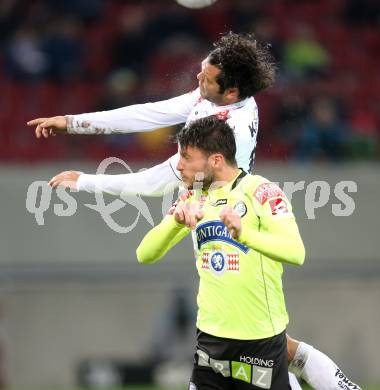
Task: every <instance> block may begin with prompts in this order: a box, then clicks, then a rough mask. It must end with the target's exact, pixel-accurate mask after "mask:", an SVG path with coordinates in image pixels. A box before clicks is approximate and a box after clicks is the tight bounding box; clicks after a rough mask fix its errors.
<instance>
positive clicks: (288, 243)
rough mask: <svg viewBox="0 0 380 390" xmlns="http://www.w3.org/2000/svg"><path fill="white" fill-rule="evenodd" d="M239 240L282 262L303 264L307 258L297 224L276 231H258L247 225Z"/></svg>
mask: <svg viewBox="0 0 380 390" xmlns="http://www.w3.org/2000/svg"><path fill="white" fill-rule="evenodd" d="M294 224H295V223H294ZM238 241H239V242H241V243H242V244H245V245H246V246H248V247H249V248H251V249H254V250H255V251H257V252H260V253H261V254H263V255H264V256H266V257H269V258H270V259H272V260H275V261H279V262H281V263H287V264H292V265H302V264H303V262H304V260H305V247H304V245H303V242H302V239H301V236H300V234H299V231H298V228H297V225H295V226H292V227H289V226H288V227H287V228H286V229H279V230H275V231H257V230H254V229H250V228H247V227H245V228H244V230H242V231H241V233H240V235H239V238H238Z"/></svg>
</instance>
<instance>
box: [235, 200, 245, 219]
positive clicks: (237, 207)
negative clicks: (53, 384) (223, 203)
mask: <svg viewBox="0 0 380 390" xmlns="http://www.w3.org/2000/svg"><path fill="white" fill-rule="evenodd" d="M234 210H235V211H236V212H237V213H238V214H239V217H240V218H243V217H244V215H245V214H247V206H246V204H245V203H244V202H243V201H240V202H237V203H236V204H235V206H234Z"/></svg>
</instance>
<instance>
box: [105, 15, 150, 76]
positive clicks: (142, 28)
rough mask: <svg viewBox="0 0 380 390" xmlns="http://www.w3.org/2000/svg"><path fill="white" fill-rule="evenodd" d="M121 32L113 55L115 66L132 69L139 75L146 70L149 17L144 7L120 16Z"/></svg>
mask: <svg viewBox="0 0 380 390" xmlns="http://www.w3.org/2000/svg"><path fill="white" fill-rule="evenodd" d="M119 23H120V27H119V28H120V30H119V33H118V35H117V37H116V38H115V41H114V45H113V50H112V53H114V66H115V67H117V68H130V69H132V70H133V71H134V72H138V73H139V74H141V73H143V72H144V70H145V64H146V58H147V57H148V55H149V50H147V47H148V46H147V39H148V38H147V28H148V15H147V13H146V12H145V11H144V9H143V8H142V7H129V8H126V9H125V10H124V12H123V13H122V15H121V16H120V22H119Z"/></svg>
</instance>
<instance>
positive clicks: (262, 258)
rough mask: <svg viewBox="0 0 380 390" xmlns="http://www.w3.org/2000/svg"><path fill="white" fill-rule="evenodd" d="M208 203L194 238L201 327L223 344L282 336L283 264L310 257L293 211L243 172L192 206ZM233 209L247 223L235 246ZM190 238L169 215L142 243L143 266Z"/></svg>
mask: <svg viewBox="0 0 380 390" xmlns="http://www.w3.org/2000/svg"><path fill="white" fill-rule="evenodd" d="M194 200H198V201H200V202H201V204H202V210H203V212H204V217H203V219H202V220H201V221H199V222H198V224H197V226H196V229H195V230H194V232H193V236H194V237H193V238H194V244H195V249H196V255H197V256H196V257H197V260H196V265H197V270H198V274H199V277H200V284H199V291H198V297H197V303H198V317H197V327H198V328H199V329H200V330H202V331H203V332H205V333H208V334H211V335H213V336H217V337H224V338H230V339H238V340H256V339H263V338H267V337H272V336H274V335H277V334H279V333H281V332H282V331H284V329H285V328H286V325H287V323H288V315H287V312H286V307H285V300H284V295H283V289H282V279H281V277H282V273H283V268H282V263H290V264H302V263H303V261H304V257H305V250H304V246H303V243H302V240H301V237H300V235H299V232H298V227H297V224H296V222H295V218H294V215H293V213H292V210H291V205H290V203H289V201H288V200H287V198H286V196H285V195H284V193H283V192H282V191H281V189H280V188H279V187H278V186H277V185H275V184H273V183H271V182H269V181H268V180H266V179H265V178H263V177H261V176H257V175H256V176H252V175H248V174H245V173H244V172H242V173H241V174H240V175H239V177H237V178H235V180H233V181H232V182H229V183H227V184H225V185H224V186H222V187H219V188H216V189H214V190H210V191H209V192H208V193H203V194H202V196H201V197H197V196H196V194H194V193H192V194H191V195H190V196H189V198H188V199H186V200H182V201H185V202H192V201H194ZM225 206H229V207H231V208H233V209H234V210H235V211H236V212H237V213H238V214H239V215H240V217H241V226H242V229H241V233H240V235H239V237H238V239H236V240H234V239H233V238H232V237H231V235H230V233H229V231H228V229H227V227H226V226H225V225H224V224H223V223H222V222H221V220H220V218H219V214H220V212H221V210H222V208H223V207H225ZM189 233H190V229H189V228H187V227H185V226H184V225H181V224H178V223H177V222H176V221H175V219H174V216H172V215H169V216H167V217H166V218H165V219H164V220H163V221H162V222H161V224H160V225H158V226H157V227H155V228H154V229H153V230H151V231H150V232H149V233H148V235H147V236H146V237H145V238H144V240H143V241H142V243H141V244H140V246H139V248H138V249H137V256H138V259H139V261H140V262H142V263H151V262H154V261H156V260H158V259H159V258H161V257H162V256H163V255H164V254H165V253H166V252H167V251H168V250H169V249H170V248H171V247H172V246H174V245H175V244H176V243H177V242H179V241H180V240H181V239H182V238H183V237H185V236H186V235H187V234H189Z"/></svg>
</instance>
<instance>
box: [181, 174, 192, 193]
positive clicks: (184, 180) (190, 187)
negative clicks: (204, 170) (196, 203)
mask: <svg viewBox="0 0 380 390" xmlns="http://www.w3.org/2000/svg"><path fill="white" fill-rule="evenodd" d="M182 181H183V184H185V187H186V188H187V189H188V190H192V189H193V181H192V180H189V179H188V178H186V177H184V176H182Z"/></svg>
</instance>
